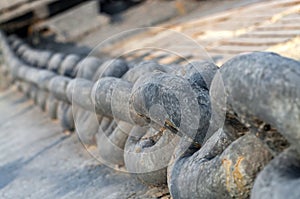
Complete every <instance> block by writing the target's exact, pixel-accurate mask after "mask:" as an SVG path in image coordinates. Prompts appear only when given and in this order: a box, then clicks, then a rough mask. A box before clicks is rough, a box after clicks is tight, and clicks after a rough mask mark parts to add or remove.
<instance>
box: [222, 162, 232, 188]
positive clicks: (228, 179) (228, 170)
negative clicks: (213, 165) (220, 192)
mask: <svg viewBox="0 0 300 199" xmlns="http://www.w3.org/2000/svg"><path fill="white" fill-rule="evenodd" d="M231 164H232V162H231V160H227V159H223V160H222V165H223V166H224V168H225V174H226V189H227V191H228V192H230V190H231V189H230V179H231V172H230V167H231Z"/></svg>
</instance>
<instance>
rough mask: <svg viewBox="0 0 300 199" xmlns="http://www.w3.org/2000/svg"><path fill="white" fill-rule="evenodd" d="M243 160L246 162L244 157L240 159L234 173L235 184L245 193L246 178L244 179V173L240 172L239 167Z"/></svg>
mask: <svg viewBox="0 0 300 199" xmlns="http://www.w3.org/2000/svg"><path fill="white" fill-rule="evenodd" d="M243 160H244V157H238V160H237V162H236V164H235V165H234V169H233V172H232V175H233V180H234V183H235V184H236V186H237V188H238V189H239V191H241V192H244V191H245V187H244V183H243V182H244V178H243V175H242V173H241V172H240V170H239V167H240V165H241V163H242V161H243Z"/></svg>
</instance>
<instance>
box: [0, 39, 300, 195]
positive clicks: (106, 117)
mask: <svg viewBox="0 0 300 199" xmlns="http://www.w3.org/2000/svg"><path fill="white" fill-rule="evenodd" d="M1 37H2V38H1V39H2V40H1V41H2V43H1V45H2V49H3V53H4V59H5V63H6V65H7V66H6V69H7V70H8V72H9V73H11V74H12V75H11V76H12V81H14V82H18V81H21V82H27V83H30V85H31V88H30V89H29V92H30V94H29V96H30V97H32V98H34V99H35V101H36V103H37V104H38V105H39V106H40V107H41V108H42V109H45V108H46V107H47V105H46V97H48V98H50V97H51V98H53V96H56V97H57V100H61V101H60V102H58V104H57V117H58V119H59V120H60V121H61V125H62V127H63V129H64V130H69V131H72V130H74V128H75V123H76V118H77V119H78V118H79V119H80V120H82V121H81V123H80V122H79V124H89V122H91V123H90V125H89V126H86V127H84V126H82V129H83V132H87V136H86V137H84V140H85V141H84V142H86V143H87V144H93V143H97V145H98V148H99V150H100V157H101V159H102V160H103V161H104V162H105V163H108V164H111V165H114V164H117V165H123V164H124V166H125V168H126V169H127V170H128V171H129V172H132V173H133V175H134V176H136V177H137V178H138V179H140V180H141V181H142V182H143V183H147V184H150V185H161V184H166V183H167V184H168V187H169V190H170V193H171V195H172V196H173V197H174V198H199V197H200V198H202V197H203V198H248V197H249V196H250V192H251V190H252V187H253V184H254V183H255V179H256V176H257V175H258V173H259V172H260V171H261V170H263V168H264V167H265V166H266V165H268V164H269V162H270V160H271V159H272V158H274V157H275V159H276V158H282V156H283V157H285V156H284V155H280V156H278V157H277V155H278V154H280V153H281V152H282V151H284V150H287V152H283V154H285V153H288V154H290V151H291V148H294V149H295V150H296V151H297V152H295V151H293V153H292V156H293V157H292V156H291V157H290V156H288V158H287V159H288V160H291V161H295V164H298V162H297V161H298V159H297V157H298V156H299V152H300V148H299V135H298V134H299V133H298V129H299V120H300V118H299V115H300V114H299V110H300V107H299V104H300V103H299V89H298V85H299V83H300V82H299V79H300V78H299V76H300V63H299V62H298V61H295V60H292V59H288V58H285V57H281V56H279V55H277V54H274V53H267V52H256V53H248V54H243V55H239V56H236V57H234V58H233V59H231V60H229V61H227V62H225V63H224V64H223V65H222V67H221V69H218V68H217V67H216V66H215V65H214V64H212V63H207V62H199V63H195V64H194V65H187V66H185V67H184V68H183V69H184V70H182V68H181V67H174V70H170V68H169V67H168V66H162V65H159V64H156V63H155V62H144V63H141V64H138V65H133V66H130V67H129V64H128V62H126V61H124V60H117V61H116V62H114V61H109V62H110V63H112V64H111V65H109V64H107V62H104V63H103V64H102V62H101V61H100V60H97V59H94V58H93V59H91V60H92V61H91V60H90V62H88V63H89V64H87V63H85V64H84V65H85V66H86V65H90V67H87V69H86V70H85V68H82V67H83V66H81V68H78V67H79V65H82V63H84V62H82V63H80V61H79V60H76V62H73V61H71V62H67V61H65V60H69V59H68V57H69V56H70V55H66V56H63V57H64V58H62V59H60V61H59V62H58V63H61V64H60V65H59V66H58V67H57V68H58V70H56V72H52V71H49V70H47V68H49V67H48V66H47V67H44V69H43V68H41V67H38V66H37V64H34V63H37V62H36V59H37V57H38V56H33V57H30V56H23V55H25V54H26V53H27V52H26V51H28V50H29V51H30V52H31V51H33V50H32V49H29V48H27V47H26V48H25V49H24V50H22V51H20V50H19V49H20V48H21V47H22V45H20V47H19V49H18V48H15V49H13V45H12V44H13V43H14V42H12V41H9V42H8V41H7V39H6V38H5V36H4V35H2V36H1ZM10 45H12V47H11V46H10ZM35 52H36V53H37V54H38V53H39V52H38V51H35ZM42 53H43V52H42ZM29 54H30V53H29ZM51 54H53V56H55V54H54V53H51ZM24 61H26V62H27V63H32V64H33V65H26V64H24V63H23V62H24ZM50 61H51V58H49V63H50ZM63 63H65V64H63ZM99 64H100V65H99ZM62 66H64V67H62ZM97 66H98V67H97ZM195 66H197V67H195ZM66 68H67V69H68V70H69V71H80V72H77V75H78V76H82V77H86V79H79V77H76V75H71V76H70V75H69V74H68V73H65V72H64V71H66ZM97 68H98V69H97ZM144 69H145V70H144ZM90 70H91V71H90ZM93 71H94V76H93V75H92V74H93ZM95 71H98V72H95ZM99 71H100V72H99ZM139 71H143V72H144V74H143V75H141V73H140V72H139ZM217 73H219V74H220V75H221V77H222V79H223V82H224V88H225V94H226V96H227V105H226V104H225V107H222V108H223V109H225V110H226V118H225V124H224V126H223V127H222V126H218V125H216V126H215V127H213V128H212V129H209V126H210V123H211V121H214V120H213V117H215V115H214V114H213V109H212V101H211V100H212V99H213V98H212V90H211V89H212V85H214V80H213V79H214V77H215V74H217ZM85 74H86V75H85ZM89 74H90V75H89ZM101 74H104V76H101ZM63 75H65V76H63ZM66 76H69V77H66ZM74 77H75V78H74ZM82 77H81V78H82ZM72 78H74V79H72ZM97 79H99V80H98V81H96V80H97ZM62 80H66V81H62ZM24 90H25V89H24ZM191 94H192V95H191ZM183 101H184V103H181V102H183ZM55 103H57V102H55ZM71 104H73V106H74V105H75V106H76V107H77V108H78V109H77V111H76V108H75V109H72V108H71ZM53 107H55V106H53ZM93 108H95V113H93V114H94V116H97V117H96V118H94V121H95V120H96V123H94V122H93V115H92V114H89V111H92V110H93ZM46 109H47V108H46ZM197 110H198V111H197ZM74 113H75V117H74ZM51 115H52V114H51ZM76 115H77V116H76ZM84 117H86V119H84ZM186 117H187V118H188V120H187V121H184V120H185V119H186ZM183 121H184V122H186V123H182V122H183ZM191 121H192V122H191ZM195 124H196V126H193V125H195ZM80 126H81V125H80ZM79 128H80V127H79ZM77 130H78V128H77ZM209 130H210V131H212V132H210V131H209ZM93 141H94V142H93ZM95 141H96V142H95ZM162 149H163V150H162ZM274 161H275V160H274ZM289 163H290V162H289V161H288V162H287V163H286V164H285V166H286V167H285V168H290V167H291V165H290V164H289ZM273 164H275V165H276V164H278V163H276V161H275V163H273V162H272V163H271V166H269V167H272V165H273ZM280 172H283V171H281V170H278V173H280ZM269 173H270V171H269V170H268V166H267V167H266V171H264V170H263V172H262V173H261V175H266V176H268V175H269ZM283 174H286V173H284V172H283ZM259 175H260V174H259ZM279 175H280V174H279ZM286 175H287V174H286ZM263 179H264V178H263ZM289 179H291V178H289V177H288V176H287V178H286V181H287V182H288V183H292V181H290V180H289ZM293 179H294V178H293ZM293 179H291V180H293ZM265 180H267V181H268V180H270V179H269V178H268V177H267V179H265ZM272 180H273V179H272ZM262 182H263V181H262V179H261V178H260V177H259V178H258V182H257V183H258V184H259V183H262ZM274 182H277V179H274ZM295 183H297V182H295ZM293 186H295V185H293ZM293 186H291V188H293ZM274 187H276V186H274ZM261 188H262V189H266V190H267V192H263V194H271V192H272V188H273V186H268V187H267V188H265V187H264V186H262V187H261ZM259 189H260V187H256V188H255V191H257V195H256V194H253V195H252V197H253V198H260V197H261V194H262V193H260V190H259ZM283 190H284V191H285V192H287V191H291V192H293V194H292V195H291V198H296V196H297V195H298V193H297V191H298V190H294V189H290V188H288V187H284V188H283ZM292 196H293V197H292Z"/></svg>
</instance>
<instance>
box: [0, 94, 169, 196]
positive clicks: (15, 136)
mask: <svg viewBox="0 0 300 199" xmlns="http://www.w3.org/2000/svg"><path fill="white" fill-rule="evenodd" d="M0 110H1V112H0V113H1V114H0V148H1V149H0V150H1V153H0V198H72V199H74V198H161V197H162V196H164V197H166V195H167V193H165V192H163V191H162V190H159V189H157V188H152V189H151V188H148V187H146V186H144V185H142V184H140V182H138V181H137V180H136V179H135V178H133V177H131V176H129V175H128V174H126V173H121V172H116V171H114V170H112V169H110V168H108V167H106V166H104V165H101V163H99V162H98V161H96V160H94V159H93V158H92V157H91V156H90V155H89V154H88V153H87V152H86V151H85V149H84V147H83V146H82V145H81V143H80V142H79V141H78V139H77V136H76V134H73V135H70V136H67V135H65V134H63V133H62V129H61V127H59V124H57V123H55V122H53V121H51V120H50V119H48V117H47V115H46V114H45V113H43V112H41V111H40V110H39V109H38V108H37V107H36V106H34V105H33V103H32V102H31V101H28V100H27V99H25V98H24V97H23V96H22V94H21V93H19V92H16V91H15V90H14V89H9V90H7V91H2V92H1V93H0Z"/></svg>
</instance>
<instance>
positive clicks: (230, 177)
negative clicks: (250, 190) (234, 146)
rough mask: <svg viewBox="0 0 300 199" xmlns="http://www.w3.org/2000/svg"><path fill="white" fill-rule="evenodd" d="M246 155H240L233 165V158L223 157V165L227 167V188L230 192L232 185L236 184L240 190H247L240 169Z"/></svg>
mask: <svg viewBox="0 0 300 199" xmlns="http://www.w3.org/2000/svg"><path fill="white" fill-rule="evenodd" d="M243 160H244V157H242V156H239V157H238V159H237V161H236V163H235V164H234V165H233V163H232V160H228V159H223V160H222V165H223V166H224V168H225V174H226V189H227V191H228V192H229V193H230V192H231V191H232V190H231V189H232V187H235V186H236V189H237V190H238V191H239V192H245V191H247V190H246V188H245V186H244V185H245V183H244V178H243V174H242V172H241V171H240V165H241V164H242V162H243Z"/></svg>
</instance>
